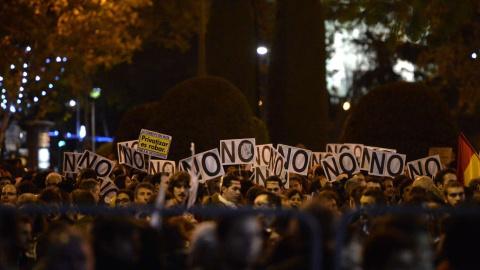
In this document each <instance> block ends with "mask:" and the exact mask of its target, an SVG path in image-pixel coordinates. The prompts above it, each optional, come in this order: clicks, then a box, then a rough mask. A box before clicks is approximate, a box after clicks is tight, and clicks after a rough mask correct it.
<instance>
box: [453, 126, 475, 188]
mask: <svg viewBox="0 0 480 270" xmlns="http://www.w3.org/2000/svg"><path fill="white" fill-rule="evenodd" d="M476 177H480V158H479V157H478V154H477V152H475V150H474V149H473V147H472V145H470V143H469V142H468V141H467V138H465V135H463V133H461V132H460V135H459V136H458V152H457V179H458V181H459V182H460V183H462V184H463V185H465V186H468V183H469V182H470V180H472V179H473V178H476Z"/></svg>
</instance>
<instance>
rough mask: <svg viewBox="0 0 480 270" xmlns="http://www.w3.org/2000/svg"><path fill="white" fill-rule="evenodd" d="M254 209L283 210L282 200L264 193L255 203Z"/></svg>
mask: <svg viewBox="0 0 480 270" xmlns="http://www.w3.org/2000/svg"><path fill="white" fill-rule="evenodd" d="M253 207H254V208H255V209H268V208H281V207H282V200H281V199H280V196H278V195H277V194H274V193H271V192H268V191H263V192H260V193H259V194H258V195H257V197H256V198H255V200H254V201H253Z"/></svg>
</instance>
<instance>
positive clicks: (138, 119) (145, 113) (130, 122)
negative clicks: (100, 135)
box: [115, 102, 160, 147]
mask: <svg viewBox="0 0 480 270" xmlns="http://www.w3.org/2000/svg"><path fill="white" fill-rule="evenodd" d="M159 106H160V102H152V103H146V104H142V105H139V106H136V107H134V108H132V109H130V110H128V111H127V112H125V114H124V116H123V118H122V121H120V124H119V125H118V129H117V133H116V134H115V142H116V143H118V142H124V141H131V140H138V136H139V135H140V130H141V129H142V128H145V127H146V126H147V123H148V121H149V119H150V117H151V115H152V111H153V109H154V108H155V107H159ZM115 147H116V146H115Z"/></svg>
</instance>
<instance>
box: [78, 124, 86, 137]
mask: <svg viewBox="0 0 480 270" xmlns="http://www.w3.org/2000/svg"><path fill="white" fill-rule="evenodd" d="M79 135H80V139H83V138H85V136H87V129H86V128H85V126H84V125H81V126H80V134H79Z"/></svg>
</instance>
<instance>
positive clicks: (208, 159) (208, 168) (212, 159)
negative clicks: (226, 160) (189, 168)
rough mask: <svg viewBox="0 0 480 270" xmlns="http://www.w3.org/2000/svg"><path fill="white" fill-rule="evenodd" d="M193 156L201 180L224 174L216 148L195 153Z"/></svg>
mask: <svg viewBox="0 0 480 270" xmlns="http://www.w3.org/2000/svg"><path fill="white" fill-rule="evenodd" d="M194 158H195V160H196V162H197V164H198V167H199V168H200V172H201V174H202V180H203V181H207V180H209V179H212V178H215V177H218V176H222V175H224V174H225V172H224V170H223V166H222V163H221V162H220V155H219V154H218V149H217V148H215V149H212V150H210V151H206V152H203V153H200V154H197V155H195V156H194Z"/></svg>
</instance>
